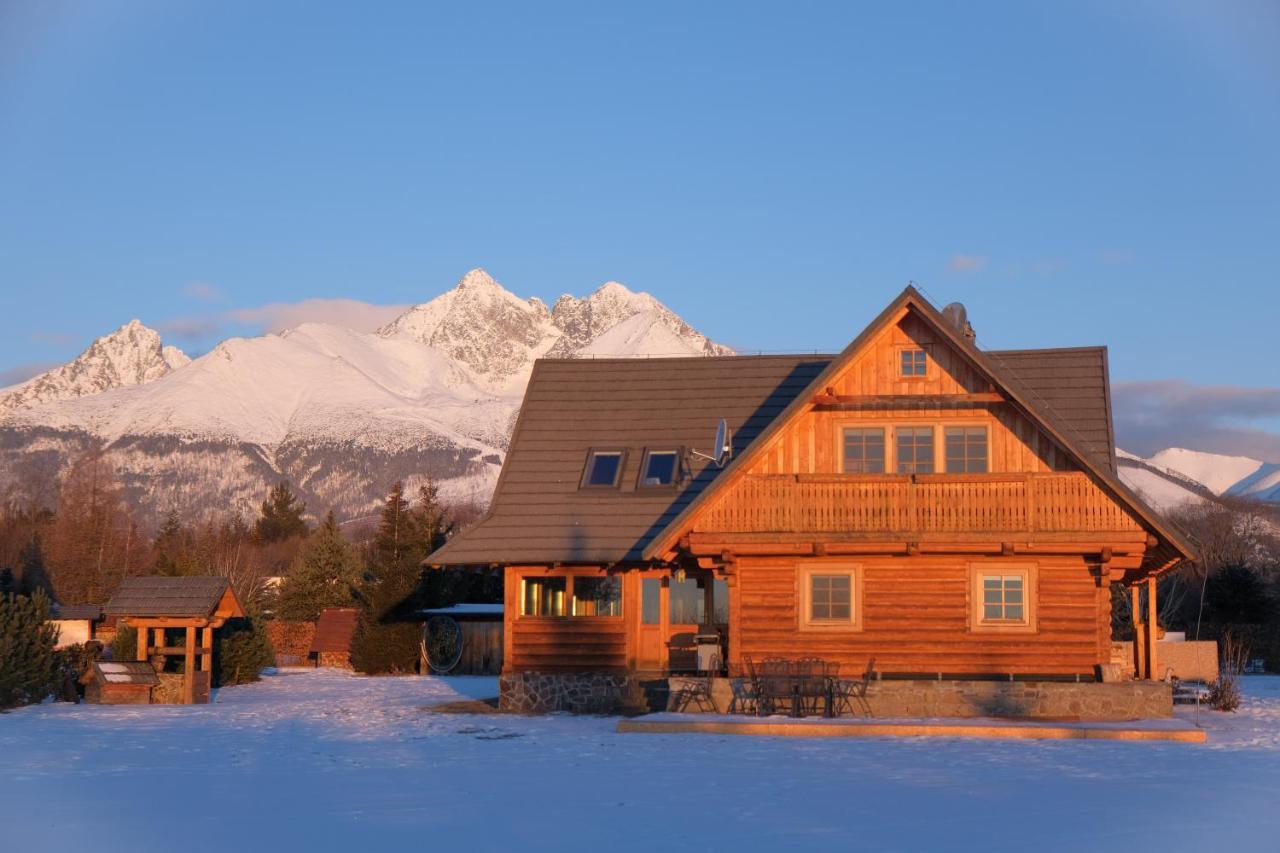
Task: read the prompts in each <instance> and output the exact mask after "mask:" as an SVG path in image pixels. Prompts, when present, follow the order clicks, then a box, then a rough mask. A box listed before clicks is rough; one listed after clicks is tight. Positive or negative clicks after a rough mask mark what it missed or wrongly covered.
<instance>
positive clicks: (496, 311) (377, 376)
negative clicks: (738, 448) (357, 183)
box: [0, 269, 731, 520]
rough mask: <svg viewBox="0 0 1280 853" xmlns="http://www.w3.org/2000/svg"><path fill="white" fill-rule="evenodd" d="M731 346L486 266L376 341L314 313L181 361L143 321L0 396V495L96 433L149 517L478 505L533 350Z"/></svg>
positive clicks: (599, 352) (678, 324)
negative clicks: (408, 502) (279, 506)
mask: <svg viewBox="0 0 1280 853" xmlns="http://www.w3.org/2000/svg"><path fill="white" fill-rule="evenodd" d="M730 352H731V351H730V350H728V349H727V348H725V347H722V346H720V345H718V344H715V343H712V342H711V341H709V340H708V339H707V338H706V337H705V336H703V335H701V334H700V333H698V332H697V331H696V330H694V329H693V328H692V327H691V326H689V325H688V324H687V323H685V322H684V321H683V320H682V319H680V317H678V316H677V315H676V314H675V313H674V312H672V311H671V310H670V309H669V308H667V307H666V306H664V305H663V304H662V303H661V302H659V301H658V300H656V299H655V298H653V297H652V296H650V295H649V294H646V293H633V292H632V291H630V290H628V289H627V288H626V287H624V286H622V285H620V284H617V283H616V282H610V283H608V284H606V285H604V286H602V287H601V288H600V289H598V290H597V291H596V292H595V293H593V294H591V295H590V296H588V297H587V298H585V299H577V298H575V297H572V296H562V297H561V298H560V299H558V300H557V301H556V303H555V307H554V308H552V309H548V308H547V307H546V305H545V304H544V303H543V302H542V301H541V300H538V299H528V300H524V299H521V298H519V297H518V296H516V295H515V294H513V293H511V292H510V291H508V290H506V289H505V288H503V287H502V286H501V285H500V284H498V283H497V282H496V281H494V280H493V278H492V277H490V276H489V275H488V274H487V273H485V272H484V271H483V270H478V269H477V270H472V271H471V272H469V273H467V274H466V275H465V276H464V277H463V278H462V280H461V281H460V282H459V283H458V284H457V286H455V287H454V288H453V289H452V290H449V291H447V292H445V293H443V294H441V295H440V296H437V297H436V298H434V299H432V300H430V301H429V302H426V303H423V304H422V305H418V306H416V307H414V308H412V309H410V310H409V311H407V312H405V313H404V314H403V315H402V316H400V317H399V318H398V319H396V320H395V321H393V322H391V323H389V324H388V325H387V326H385V327H384V328H382V329H380V330H379V331H378V332H377V333H375V334H366V333H361V332H356V331H353V330H351V329H346V328H342V327H339V326H334V325H328V324H320V323H308V324H304V325H301V326H298V327H297V328H294V329H290V330H289V331H286V332H283V333H281V334H271V335H263V336H261V337H257V338H232V339H230V340H227V341H224V342H223V343H221V344H219V345H218V346H217V347H216V348H214V349H213V350H212V351H211V352H209V353H208V354H206V355H204V356H201V357H200V358H197V359H195V360H194V361H190V360H188V359H186V357H185V356H182V355H181V354H180V353H178V352H177V351H176V350H173V351H172V352H170V351H169V350H168V349H166V348H164V347H162V346H161V343H160V339H159V335H158V334H156V333H155V332H153V331H152V330H150V329H147V328H146V327H145V326H142V325H141V324H139V323H136V321H135V322H134V323H130V324H129V325H127V326H125V327H124V328H122V329H121V330H120V331H118V332H116V333H114V334H112V335H110V336H107V337H106V338H103V339H100V340H99V341H97V342H95V343H94V344H93V346H91V347H90V348H89V349H88V350H86V351H85V353H84V354H83V355H81V356H80V357H79V358H77V359H76V360H75V361H73V362H71V363H70V364H68V365H65V366H63V367H61V368H57V369H55V370H53V371H50V372H49V373H48V374H45V375H44V376H42V377H36V379H34V380H30V382H28V383H24V384H23V385H20V386H15V387H14V388H12V389H7V390H5V391H0V400H8V399H10V398H12V399H13V400H14V402H13V404H11V405H8V406H6V407H5V408H3V409H0V495H3V494H4V492H5V490H10V491H12V490H15V489H22V488H25V487H29V486H30V485H31V484H33V483H34V484H37V486H39V487H40V488H42V489H43V490H44V491H46V492H48V491H50V489H49V482H50V479H51V477H52V476H54V472H56V470H57V469H59V468H61V467H62V466H63V465H65V464H66V462H67V460H69V459H70V458H71V457H73V456H74V455H75V454H77V453H79V452H81V451H82V450H83V449H84V448H86V447H88V446H89V445H90V444H92V443H94V442H101V443H103V444H104V445H105V447H106V449H107V452H108V454H109V455H110V456H111V458H112V461H113V462H114V464H115V466H116V469H117V470H118V471H119V472H120V473H121V476H122V478H123V480H124V482H125V485H126V487H127V489H128V490H129V492H130V495H131V497H132V498H133V499H134V501H135V502H136V504H137V505H138V506H139V507H140V508H141V510H142V513H143V515H144V516H145V517H146V518H148V519H150V520H154V519H155V518H157V517H159V516H161V515H163V514H164V513H167V512H168V511H169V510H170V509H177V510H179V511H180V512H183V513H184V514H186V515H188V516H192V517H199V516H202V515H206V514H209V513H211V512H214V513H218V512H225V511H226V510H227V509H228V508H231V509H233V510H236V511H239V512H241V513H243V514H245V515H251V514H252V513H253V512H254V511H255V509H256V506H257V503H258V502H259V501H260V500H261V499H262V497H263V495H264V494H265V491H266V488H267V487H268V485H269V484H270V483H271V482H273V481H274V480H277V479H279V478H281V477H286V478H288V479H289V480H290V481H291V482H292V483H293V484H294V487H295V488H296V489H298V491H300V492H301V494H302V495H303V497H304V498H305V499H306V500H307V501H308V504H309V506H310V508H311V510H312V511H313V512H316V513H320V512H323V511H324V510H325V509H327V508H329V507H333V508H334V509H335V511H337V512H338V514H339V515H346V516H356V515H361V514H365V513H368V512H370V511H371V510H373V509H374V508H376V506H377V504H378V502H379V501H380V500H381V498H382V496H383V495H384V493H385V491H386V490H387V488H388V487H389V486H390V484H391V483H393V482H394V481H396V480H401V479H402V480H405V481H406V485H408V486H409V487H410V488H413V487H414V486H415V485H416V483H417V482H418V481H419V480H421V479H422V478H424V477H426V476H431V477H433V478H435V479H436V480H437V481H438V482H440V483H441V486H442V489H443V491H444V493H445V494H446V496H448V497H452V498H454V499H458V500H470V501H475V502H480V503H483V502H485V501H487V499H488V496H489V493H490V492H491V490H492V486H493V483H494V480H495V479H496V477H497V473H498V470H499V467H500V465H501V461H502V455H503V453H504V452H505V450H506V447H507V441H508V438H509V436H510V432H511V428H512V426H513V424H514V420H515V414H516V409H517V408H518V406H519V403H520V399H521V396H522V394H523V392H524V386H525V383H526V382H527V381H528V377H529V373H530V371H531V369H532V366H533V362H534V360H535V359H536V358H538V357H541V356H544V355H550V356H556V357H592V356H623V355H636V356H644V355H696V354H708V355H719V354H726V353H730ZM188 362H189V363H188ZM46 377H47V379H46ZM42 380H44V381H43V384H41V383H42ZM95 382H96V383H97V384H94V383H95ZM33 383H35V384H36V385H37V386H38V387H40V388H44V389H49V390H47V391H44V392H42V393H43V395H44V396H37V395H35V394H34V393H33V392H31V391H29V390H25V389H27V388H28V386H31V385H32V384H33ZM54 389H56V391H55V390H54ZM14 395H21V396H14Z"/></svg>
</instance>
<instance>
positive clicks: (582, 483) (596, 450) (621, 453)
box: [578, 447, 627, 491]
mask: <svg viewBox="0 0 1280 853" xmlns="http://www.w3.org/2000/svg"><path fill="white" fill-rule="evenodd" d="M612 453H616V454H618V473H616V474H615V475H614V477H613V482H612V483H610V484H609V485H607V486H606V485H604V484H603V483H588V482H587V479H588V478H589V477H590V476H591V463H592V462H593V461H594V460H595V458H596V454H612ZM626 470H627V448H625V447H590V448H588V449H587V461H586V462H585V463H584V464H583V466H582V478H581V479H580V480H579V481H578V488H579V489H591V490H593V491H598V490H604V489H617V488H618V487H619V486H621V485H622V479H623V476H622V475H623V474H624V473H625V472H626Z"/></svg>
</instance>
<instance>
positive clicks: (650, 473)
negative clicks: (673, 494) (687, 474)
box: [640, 450, 680, 486]
mask: <svg viewBox="0 0 1280 853" xmlns="http://www.w3.org/2000/svg"><path fill="white" fill-rule="evenodd" d="M679 461H680V454H679V453H678V452H677V451H675V450H650V451H649V452H648V453H647V454H645V457H644V470H643V471H641V472H640V485H642V486H669V485H671V484H672V483H674V482H675V481H676V470H677V468H678V463H679Z"/></svg>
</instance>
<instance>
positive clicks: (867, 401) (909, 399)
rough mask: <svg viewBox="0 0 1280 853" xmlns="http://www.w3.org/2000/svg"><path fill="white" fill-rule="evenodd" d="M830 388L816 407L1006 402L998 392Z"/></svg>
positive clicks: (815, 401)
mask: <svg viewBox="0 0 1280 853" xmlns="http://www.w3.org/2000/svg"><path fill="white" fill-rule="evenodd" d="M831 390H832V389H830V388H828V389H827V390H826V391H825V392H824V393H821V394H815V395H814V396H813V399H812V400H810V402H811V403H812V405H813V406H814V407H816V408H820V409H825V410H828V411H833V410H834V411H840V410H851V409H910V408H930V409H936V408H945V407H949V406H961V407H969V406H990V405H992V404H995V403H1003V402H1005V398H1004V396H1003V395H1002V394H1000V393H998V392H996V391H981V392H978V393H975V394H833V393H831Z"/></svg>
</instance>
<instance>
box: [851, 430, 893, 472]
mask: <svg viewBox="0 0 1280 853" xmlns="http://www.w3.org/2000/svg"><path fill="white" fill-rule="evenodd" d="M844 472H845V473H846V474H883V473H884V430H883V429H882V428H880V427H874V428H869V427H856V428H850V429H846V430H845V431H844Z"/></svg>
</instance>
